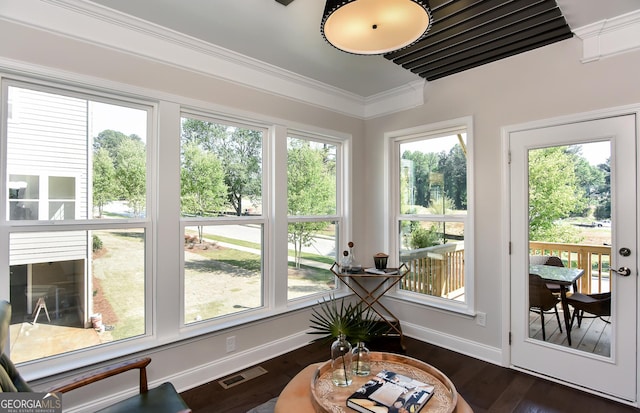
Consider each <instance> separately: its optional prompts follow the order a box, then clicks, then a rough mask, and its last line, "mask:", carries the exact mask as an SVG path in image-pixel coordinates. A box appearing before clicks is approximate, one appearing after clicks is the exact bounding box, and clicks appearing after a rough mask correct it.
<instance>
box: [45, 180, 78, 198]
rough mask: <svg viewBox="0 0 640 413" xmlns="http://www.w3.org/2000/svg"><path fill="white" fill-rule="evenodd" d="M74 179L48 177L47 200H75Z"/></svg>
mask: <svg viewBox="0 0 640 413" xmlns="http://www.w3.org/2000/svg"><path fill="white" fill-rule="evenodd" d="M75 198H76V179H75V178H71V177H65V176H50V177H49V199H75Z"/></svg>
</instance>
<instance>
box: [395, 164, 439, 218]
mask: <svg viewBox="0 0 640 413" xmlns="http://www.w3.org/2000/svg"><path fill="white" fill-rule="evenodd" d="M402 159H408V160H410V161H411V165H412V166H411V168H412V170H413V182H412V185H409V187H411V188H412V189H413V195H414V202H415V205H420V206H423V207H427V206H428V205H429V203H430V201H431V187H430V185H429V178H430V174H431V172H432V171H436V170H437V167H438V155H437V154H435V153H425V152H420V151H405V152H404V153H403V154H402ZM403 205H404V204H403Z"/></svg>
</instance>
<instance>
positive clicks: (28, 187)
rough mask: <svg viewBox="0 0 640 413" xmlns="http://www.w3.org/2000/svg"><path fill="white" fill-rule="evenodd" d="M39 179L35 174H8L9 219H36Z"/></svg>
mask: <svg viewBox="0 0 640 413" xmlns="http://www.w3.org/2000/svg"><path fill="white" fill-rule="evenodd" d="M39 198H40V180H39V178H38V176H36V175H9V219H10V220H32V219H38V210H39V208H40V203H39Z"/></svg>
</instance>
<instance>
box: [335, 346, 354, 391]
mask: <svg viewBox="0 0 640 413" xmlns="http://www.w3.org/2000/svg"><path fill="white" fill-rule="evenodd" d="M351 358H352V354H351V344H349V342H348V341H347V340H346V337H345V335H344V334H340V335H339V336H338V338H337V340H336V341H334V342H333V344H332V345H331V380H332V381H333V384H335V385H336V386H340V387H346V386H348V385H350V384H351V382H352V381H353V379H352V373H351Z"/></svg>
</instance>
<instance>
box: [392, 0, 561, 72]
mask: <svg viewBox="0 0 640 413" xmlns="http://www.w3.org/2000/svg"><path fill="white" fill-rule="evenodd" d="M430 4H431V6H432V14H433V18H434V21H433V26H432V29H431V31H430V32H429V34H428V35H427V36H426V37H425V38H424V39H423V40H421V41H420V42H418V43H416V44H415V45H412V46H410V47H407V48H404V49H402V50H398V51H396V52H392V53H388V54H386V55H384V57H385V58H387V59H389V60H392V61H393V62H394V63H396V64H398V65H400V66H402V67H404V68H406V69H408V70H411V71H412V72H414V73H417V74H419V75H420V76H422V77H424V78H426V79H427V80H435V79H439V78H441V77H444V76H448V75H450V74H454V73H458V72H460V71H463V70H467V69H471V68H473V67H477V66H480V65H483V64H487V63H490V62H493V61H496V60H499V59H503V58H505V57H509V56H513V55H514V54H518V53H523V52H526V51H529V50H532V49H535V48H537V47H541V46H545V45H547V44H551V43H554V42H557V41H561V40H564V39H567V38H570V37H572V36H573V34H572V33H571V29H570V28H569V26H568V25H567V23H566V20H565V18H564V16H563V15H562V12H561V11H560V9H559V8H558V6H557V4H556V1H555V0H432V1H431V2H430Z"/></svg>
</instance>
